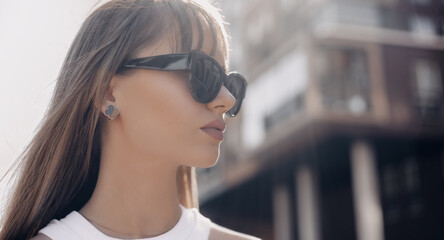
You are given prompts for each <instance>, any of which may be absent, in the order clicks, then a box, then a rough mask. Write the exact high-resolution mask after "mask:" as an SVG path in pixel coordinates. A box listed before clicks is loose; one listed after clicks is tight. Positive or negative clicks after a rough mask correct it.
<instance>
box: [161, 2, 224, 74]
mask: <svg viewBox="0 0 444 240" xmlns="http://www.w3.org/2000/svg"><path fill="white" fill-rule="evenodd" d="M164 3H166V4H167V5H168V6H169V8H170V11H172V12H171V14H168V15H169V16H176V19H174V20H175V21H174V23H173V24H172V25H173V26H172V28H170V29H169V30H170V34H171V35H172V39H173V43H172V46H173V48H172V49H173V51H174V52H175V53H188V52H191V51H193V50H197V51H201V50H202V45H203V43H204V41H211V44H212V45H211V46H212V47H211V52H210V56H212V57H214V56H215V54H216V51H217V50H218V48H219V49H220V50H221V52H222V55H223V58H224V61H225V62H224V64H225V68H226V69H227V68H228V59H229V44H228V37H227V33H226V29H225V24H224V22H223V21H222V16H221V15H220V13H219V10H218V9H217V8H215V7H213V6H212V5H210V4H209V3H207V2H197V1H186V0H178V1H166V2H164ZM170 21H171V20H170ZM207 28H208V29H209V32H210V33H211V36H212V37H211V38H212V39H204V32H205V31H208V30H207ZM195 32H196V33H197V39H193V38H194V37H195V35H194V34H193V33H195ZM194 42H197V47H196V49H192V46H193V43H194Z"/></svg>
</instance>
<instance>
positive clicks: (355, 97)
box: [317, 47, 371, 114]
mask: <svg viewBox="0 0 444 240" xmlns="http://www.w3.org/2000/svg"><path fill="white" fill-rule="evenodd" d="M317 67H318V71H319V73H320V82H321V93H322V96H323V104H324V106H325V107H327V108H328V109H331V110H343V111H347V112H351V113H353V114H362V113H365V112H367V111H368V110H369V109H370V107H371V106H370V100H369V99H370V76H369V71H368V63H367V54H366V52H365V51H364V50H363V49H353V48H332V47H327V48H323V49H321V51H320V54H319V56H318V57H317Z"/></svg>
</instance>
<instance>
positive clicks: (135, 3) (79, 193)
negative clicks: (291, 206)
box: [0, 0, 256, 240]
mask: <svg viewBox="0 0 444 240" xmlns="http://www.w3.org/2000/svg"><path fill="white" fill-rule="evenodd" d="M227 38H228V36H227V34H226V31H225V28H224V24H223V21H222V18H221V16H220V15H219V13H218V11H217V9H215V8H214V7H213V6H211V5H210V4H209V3H207V2H204V1H202V2H201V1H194V0H113V1H110V2H108V3H106V4H104V5H103V6H101V7H99V8H98V9H97V10H95V11H94V12H93V13H92V14H91V15H90V16H89V17H88V18H87V19H86V21H85V22H84V23H83V25H82V27H81V29H80V31H79V33H78V34H77V36H76V38H75V40H74V42H73V44H72V46H71V48H70V50H69V52H68V55H67V57H66V59H65V62H64V64H63V67H62V69H61V72H60V75H59V77H58V80H57V84H56V87H55V91H54V95H53V97H52V99H51V104H50V106H49V109H48V111H47V113H46V115H45V118H44V120H43V122H42V124H41V126H40V129H39V131H38V132H37V133H36V135H35V137H34V139H33V140H32V141H31V143H30V144H29V146H28V147H27V148H26V150H25V151H24V153H23V154H22V155H21V157H20V158H21V159H22V160H23V161H22V167H21V174H20V176H19V178H18V181H17V186H16V188H15V192H14V194H13V197H12V199H11V202H10V203H9V206H8V208H7V212H6V214H5V218H4V219H3V220H4V222H3V228H2V230H1V233H0V239H30V238H32V239H123V238H125V239H135V238H138V239H141V238H143V239H156V240H160V239H256V238H254V237H251V236H247V235H245V234H241V233H237V232H234V231H231V230H229V229H226V228H223V227H220V226H217V225H216V224H214V223H211V221H210V220H209V219H207V218H206V217H204V216H202V215H201V214H200V213H199V212H198V210H197V208H198V202H197V196H196V187H195V175H194V174H195V172H194V168H193V167H210V166H212V165H214V164H215V162H216V161H217V158H218V154H219V144H220V142H221V141H222V138H223V131H224V129H225V123H224V115H229V116H231V117H234V116H235V115H236V114H237V113H238V111H239V109H240V106H241V104H242V99H243V98H244V95H245V88H246V82H245V80H244V78H243V77H242V76H241V75H240V74H237V73H231V74H228V75H227V74H226V69H227V68H228V53H229V50H228V49H229V46H228V41H227Z"/></svg>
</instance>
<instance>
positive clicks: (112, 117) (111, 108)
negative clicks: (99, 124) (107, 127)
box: [105, 104, 119, 120]
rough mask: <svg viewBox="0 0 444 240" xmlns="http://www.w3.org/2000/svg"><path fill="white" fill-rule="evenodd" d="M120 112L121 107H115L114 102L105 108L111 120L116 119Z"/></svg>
mask: <svg viewBox="0 0 444 240" xmlns="http://www.w3.org/2000/svg"><path fill="white" fill-rule="evenodd" d="M114 112H115V113H114ZM113 113H114V114H113ZM118 114H119V109H118V108H116V107H114V105H112V104H110V105H108V107H107V108H106V110H105V116H107V117H108V119H109V120H114V119H115V118H116V117H117V115H118Z"/></svg>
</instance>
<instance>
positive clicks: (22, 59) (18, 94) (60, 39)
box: [0, 0, 97, 205]
mask: <svg viewBox="0 0 444 240" xmlns="http://www.w3.org/2000/svg"><path fill="white" fill-rule="evenodd" d="M96 2H97V1H96V0H63V1H60V0H39V1H35V0H14V1H6V0H0V178H1V177H2V176H3V175H4V174H5V172H6V171H7V169H8V168H9V166H10V165H11V164H12V162H13V160H14V159H15V157H16V156H17V155H18V154H19V153H20V151H21V150H23V148H24V147H25V144H26V143H27V142H28V141H29V140H30V139H31V137H32V135H33V132H34V130H35V128H36V126H37V124H38V123H39V122H40V120H41V119H42V117H43V113H44V111H45V110H46V107H47V105H48V103H49V99H50V97H51V94H52V90H53V88H54V85H55V79H56V77H57V73H58V71H59V69H60V67H61V64H62V61H63V59H64V57H65V54H66V52H67V51H68V48H69V46H70V44H71V41H72V40H73V39H74V36H75V34H76V32H77V30H78V29H79V27H80V25H81V23H82V22H83V20H84V19H85V18H86V17H87V15H88V14H89V12H90V10H91V8H92V7H93V6H94V5H95V3H96ZM6 183H7V181H6V180H3V181H2V182H0V201H1V204H2V205H3V204H4V198H5V196H6V195H5V190H6V188H7V185H6Z"/></svg>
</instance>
